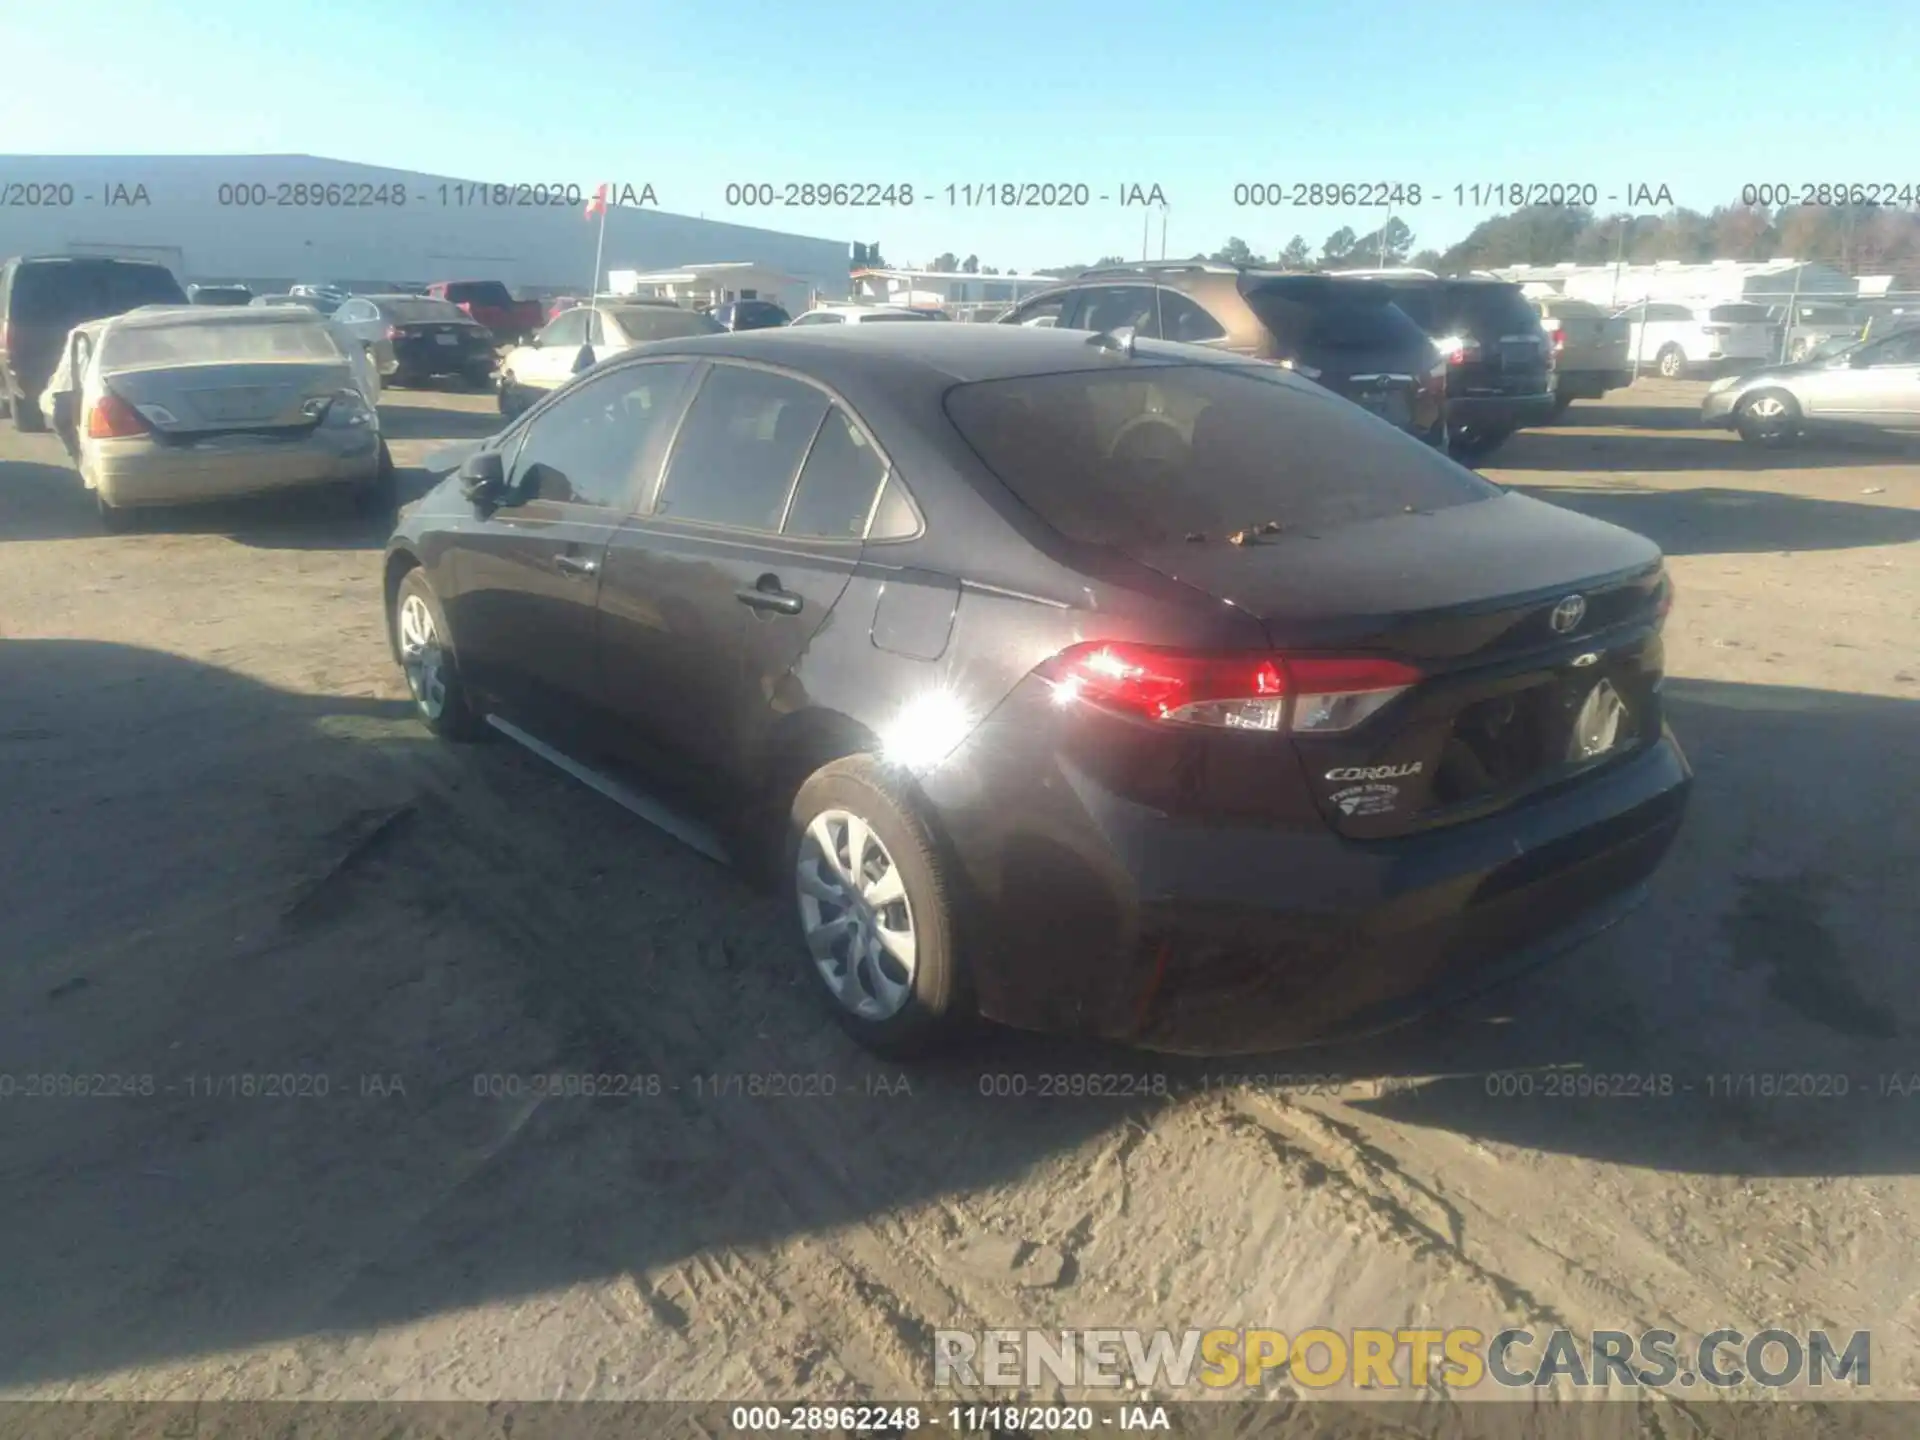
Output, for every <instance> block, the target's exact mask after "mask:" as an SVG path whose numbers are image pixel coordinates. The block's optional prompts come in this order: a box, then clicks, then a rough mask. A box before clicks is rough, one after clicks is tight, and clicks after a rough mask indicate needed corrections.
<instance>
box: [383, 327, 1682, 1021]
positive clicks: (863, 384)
mask: <svg viewBox="0 0 1920 1440" xmlns="http://www.w3.org/2000/svg"><path fill="white" fill-rule="evenodd" d="M1671 598H1672V589H1671V585H1670V582H1669V581H1668V579H1667V577H1666V574H1665V572H1664V568H1663V565H1662V560H1661V555H1660V552H1659V550H1658V549H1657V548H1656V547H1655V546H1654V545H1653V544H1652V543H1651V542H1650V541H1648V540H1645V539H1643V538H1641V537H1640V536H1638V535H1635V534H1632V533H1630V532H1628V531H1625V530H1620V529H1617V528H1615V527H1613V526H1610V525H1606V524H1602V523H1600V522H1599V521H1595V520H1590V519H1587V518H1584V517H1582V516H1580V515H1576V514H1573V513H1570V512H1568V511H1565V510H1562V509H1559V508H1557V507H1555V506H1552V505H1548V504H1545V503H1542V502H1540V501H1536V500H1532V499H1528V498H1526V497H1523V496H1520V495H1516V494H1512V493H1509V492H1507V491H1503V490H1501V489H1499V488H1498V487H1496V486H1494V485H1491V484H1489V483H1487V482H1485V481H1483V480H1481V479H1479V478H1478V477H1477V476H1475V475H1474V474H1472V473H1471V472H1470V471H1468V470H1466V469H1463V468H1462V467H1460V466H1459V465H1457V464H1455V463H1454V462H1453V461H1451V460H1448V459H1446V458H1445V457H1444V456H1442V455H1440V454H1438V453H1437V452H1435V451H1434V450H1433V449H1431V448H1430V447H1428V446H1425V445H1423V444H1421V443H1420V442H1419V441H1418V440H1416V439H1414V438H1412V437H1410V436H1407V435H1405V434H1402V433H1401V432H1400V431H1398V430H1396V429H1394V428H1393V427H1392V426H1391V425H1389V424H1387V423H1386V422H1384V421H1382V420H1379V419H1377V418H1376V417H1374V416H1372V415H1369V414H1367V413H1366V412H1365V411H1363V410H1361V409H1359V408H1358V407H1357V406H1354V405H1351V404H1349V403H1347V402H1346V401H1344V400H1341V399H1340V398H1339V397H1337V396H1335V395H1332V394H1330V393H1328V392H1327V391H1325V390H1323V389H1321V388H1320V387H1318V386H1316V385H1314V384H1312V383H1310V382H1308V381H1305V380H1302V379H1300V378H1298V377H1296V376H1294V375H1291V374H1289V373H1288V372H1287V371H1285V370H1283V369H1280V368H1277V367H1274V366H1269V365H1263V364H1260V363H1258V362H1254V361H1246V360H1239V359H1236V358H1234V357H1231V356H1222V355H1220V354H1218V353H1216V352H1211V351H1203V350H1198V349H1193V348H1189V347H1186V346H1180V345H1172V344H1163V343H1158V342H1146V341H1139V342H1136V341H1135V340H1134V338H1133V336H1132V335H1131V334H1130V333H1129V332H1125V331H1121V332H1114V333H1106V334H1095V335H1088V334H1084V333H1079V332H1063V331H1059V330H1036V329H1022V328H1018V327H1005V326H993V325H873V326H858V327H855V326H835V327H824V326H823V327H819V328H817V329H808V328H784V329H777V330H758V331H750V332H735V333H732V334H726V335H711V336H701V337H696V338H691V339H686V340H672V341H663V342H660V343H657V344H651V345H646V346H642V347H640V348H638V349H636V350H634V351H632V352H630V353H628V354H626V355H623V356H620V357H618V358H617V359H615V360H613V361H611V362H609V363H607V364H604V365H601V366H599V367H597V368H595V369H594V370H592V371H590V372H588V373H587V374H585V375H582V376H580V377H579V378H577V379H576V380H574V381H572V382H571V383H570V384H568V385H566V386H565V387H563V388H561V389H559V390H557V391H555V392H554V393H553V394H551V395H550V396H548V397H546V398H545V399H544V400H542V402H541V403H540V404H539V405H537V406H536V407H534V408H533V409H532V410H530V411H528V412H527V413H526V414H525V415H523V416H521V417H519V418H518V419H517V420H516V421H515V422H514V423H513V424H512V425H510V426H508V427H507V428H506V429H505V430H503V431H502V432H501V433H500V434H499V435H497V436H496V437H494V438H493V439H491V440H490V441H488V442H487V443H486V444H485V446H484V447H483V448H482V449H480V450H479V451H478V452H477V453H475V454H474V455H472V456H471V457H470V458H469V459H467V461H466V462H465V463H464V464H463V465H462V467H461V469H460V471H459V472H458V473H457V474H455V475H453V476H450V477H449V478H448V480H447V481H446V482H445V483H443V484H442V485H441V486H440V487H439V488H437V489H436V490H434V491H433V492H432V493H431V494H430V495H429V496H428V497H427V498H426V499H425V500H423V501H422V502H420V503H419V504H418V505H417V506H415V507H414V508H412V509H411V510H410V511H409V512H408V513H407V514H406V515H405V516H404V517H403V519H402V521H401V523H400V526H399V529H398V530H397V532H396V533H395V535H394V536H393V539H392V542H391V545H390V548H389V551H388V556H387V564H386V607H387V614H388V619H389V633H390V635H391V637H392V641H393V646H394V650H395V654H396V658H397V659H398V660H399V661H400V663H401V664H402V665H403V666H404V668H405V671H406V674H407V678H408V681H409V685H410V688H411V690H412V693H413V695H414V697H415V700H416V702H417V704H418V707H419V710H420V713H421V715H422V716H423V717H424V719H425V720H426V722H427V724H428V725H429V726H431V727H432V728H433V729H434V730H435V731H437V732H439V733H441V734H443V735H445V736H448V737H452V738H461V737H473V736H477V735H479V734H482V733H485V732H486V730H487V729H488V728H489V727H491V728H492V729H495V730H498V731H502V732H504V733H506V734H508V735H510V736H512V737H514V738H516V739H519V740H521V741H523V742H525V743H528V744H530V745H532V746H534V747H535V748H536V749H538V750H539V751H541V752H542V753H544V754H546V755H547V756H548V758H550V759H554V760H556V761H557V762H559V763H561V764H562V765H564V766H565V767H566V768H568V769H570V770H572V771H573V772H574V773H575V774H577V775H579V776H580V777H582V778H584V779H588V780H590V781H592V782H594V783H596V784H598V785H599V786H600V788H602V789H604V790H606V791H607V792H608V793H610V794H614V795H616V796H622V795H624V796H628V797H633V796H635V795H638V794H642V793H644V794H646V795H648V796H650V797H661V796H665V797H666V799H667V801H668V802H670V803H669V806H668V809H669V810H670V812H671V813H673V814H676V815H687V814H689V813H690V812H693V811H698V810H700V809H704V810H705V811H706V816H705V819H706V820H707V822H708V823H710V824H712V825H713V826H714V827H715V830H716V832H717V833H720V834H723V835H730V836H732V837H734V843H736V844H739V845H740V846H741V847H742V851H743V852H745V851H747V850H753V849H756V848H757V851H758V853H759V854H761V855H763V856H766V855H775V856H777V857H778V862H779V863H778V864H777V865H775V866H773V867H770V868H771V873H772V874H773V875H774V877H775V879H776V883H778V884H779V885H780V886H781V887H782V888H783V889H784V890H785V891H786V892H787V893H788V895H789V897H790V900H789V903H790V904H791V905H792V906H793V911H794V915H795V918H796V920H797V922H798V923H797V927H796V930H795V933H794V943H795V951H796V956H797V957H798V958H799V959H800V960H801V961H802V962H803V963H804V965H805V969H806V971H807V973H809V974H811V975H812V976H814V977H815V979H816V980H817V982H818V985H819V988H820V991H821V993H822V995H823V996H824V997H825V998H826V999H827V1001H828V1002H829V1003H830V1004H831V1005H832V1006H833V1008H834V1009H835V1011H836V1013H837V1014H838V1015H839V1017H840V1019H841V1020H842V1022H843V1023H844V1024H845V1025H846V1026H847V1027H848V1028H849V1029H850V1030H851V1031H852V1032H853V1033H854V1034H855V1035H856V1036H857V1037H858V1038H859V1039H861V1040H862V1041H863V1042H864V1043H866V1044H868V1045H870V1046H872V1047H873V1048H875V1049H877V1050H880V1051H881V1052H883V1053H888V1054H894V1055H904V1054H910V1053H913V1052H914V1051H916V1050H919V1049H921V1048H922V1047H924V1046H926V1045H928V1044H930V1043H932V1042H933V1041H934V1040H935V1039H936V1038H937V1037H938V1036H939V1035H940V1034H941V1033H942V1032H943V1031H945V1030H946V1029H948V1028H949V1027H950V1024H951V1022H955V1021H957V1020H960V1019H962V1018H964V1017H966V1016H969V1015H973V1014H981V1015H985V1016H987V1017H989V1018H991V1019H994V1020H998V1021H1002V1022H1005V1023H1008V1024H1011V1025H1017V1026H1023V1027H1030V1028H1040V1029H1059V1030H1069V1031H1077V1032H1081V1033H1090V1034H1095V1035H1100V1036H1105V1037H1110V1038H1116V1039H1121V1040H1126V1041H1130V1042H1133V1043H1136V1044H1140V1045H1144V1046H1148V1047H1154V1048H1160V1049H1167V1050H1175V1051H1190V1052H1212V1053H1226V1052H1236V1051H1239V1052H1245V1051H1252V1050H1259V1049H1266V1048H1272V1047H1277V1046H1282V1045H1286V1044H1292V1043H1298V1042H1302V1041H1306V1040H1313V1039H1322V1038H1329V1037H1333V1036H1339V1035H1345V1034H1352V1033H1359V1032H1364V1031H1368V1030H1372V1029H1376V1028H1380V1027H1383V1026H1385V1025H1388V1024H1391V1023H1393V1022H1394V1021H1397V1020H1399V1019H1402V1018H1404V1017H1406V1016H1407V1015H1409V1014H1411V1013H1414V1012H1416V1011H1418V1010H1420V1009H1422V1008H1425V1007H1427V1006H1428V1005H1431V1004H1432V1003H1434V1002H1436V1001H1437V1000H1442V999H1446V998H1450V997H1452V996H1455V995H1459V994H1464V993H1470V992H1471V991H1473V990H1475V989H1479V988H1483V987H1484V986H1486V985H1488V984H1490V983H1492V982H1493V981H1494V980H1496V979H1499V978H1502V977H1504V976H1506V975H1508V974H1511V973H1514V972H1515V971H1517V970H1519V969H1521V968H1524V967H1526V966H1528V965H1530V964H1532V963H1535V962H1538V961H1539V960H1542V959H1544V958H1546V957H1547V956H1549V955H1552V954H1556V953H1559V952H1560V951H1562V950H1564V949H1566V948H1568V947H1569V946H1571V945H1572V944H1574V943H1577V942H1578V941H1580V940H1583V939H1585V938H1587V937H1589V936H1591V935H1593V934H1595V933H1597V932H1598V931H1600V930H1602V929H1605V928H1606V927H1607V926H1608V925H1610V924H1611V923H1613V922H1614V921H1615V920H1616V919H1618V918H1619V917H1620V916H1621V915H1622V914H1623V913H1624V912H1625V911H1626V910H1627V909H1628V908H1630V907H1631V905H1632V904H1633V903H1634V902H1635V901H1636V900H1637V899H1638V898H1639V896H1640V893H1641V889H1642V882H1644V881H1645V880H1646V879H1647V877H1648V876H1649V874H1650V873H1651V872H1652V871H1653V870H1654V869H1655V867H1656V866H1657V865H1658V864H1659V862H1660V859H1661V857H1662V855H1663V854H1664V853H1665V851H1666V850H1667V848H1668V845H1669V844H1670V842H1671V841H1672V839H1673V837H1674V834H1675V832H1676V830H1677V828H1678V826H1679V823H1680V819H1681V815H1682V811H1683V809H1684V806H1685V801H1686V797H1687V793H1688V790H1689V788H1690V785H1691V778H1692V777H1691V771H1690V770H1689V768H1688V765H1687V762H1686V759H1685V758H1684V756H1683V755H1682V753H1681V750H1680V747H1679V746H1678V744H1676V743H1675V741H1674V739H1673V736H1672V735H1671V733H1670V732H1669V731H1668V729H1667V727H1666V725H1665V723H1664V721H1663V719H1662V715H1661V697H1660V690H1661V676H1662V654H1661V627H1662V624H1663V622H1664V620H1665V617H1666V615H1667V611H1668V606H1669V604H1670V602H1671ZM647 803H648V804H652V803H653V801H652V800H651V799H650V800H649V801H648V802H647ZM686 833H693V832H686Z"/></svg>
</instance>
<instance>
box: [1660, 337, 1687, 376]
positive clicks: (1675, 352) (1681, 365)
mask: <svg viewBox="0 0 1920 1440" xmlns="http://www.w3.org/2000/svg"><path fill="white" fill-rule="evenodd" d="M1653 368H1654V369H1655V370H1657V371H1659V372H1660V378H1661V379H1662V380H1684V379H1685V378H1686V375H1687V352H1686V351H1684V350H1682V349H1681V348H1680V347H1679V346H1678V345H1666V346H1663V347H1661V350H1660V353H1659V354H1658V355H1656V356H1654V357H1653Z"/></svg>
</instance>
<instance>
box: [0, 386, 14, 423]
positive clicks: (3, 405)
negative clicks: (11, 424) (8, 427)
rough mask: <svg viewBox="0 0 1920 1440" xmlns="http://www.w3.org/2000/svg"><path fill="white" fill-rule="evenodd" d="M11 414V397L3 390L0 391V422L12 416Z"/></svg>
mask: <svg viewBox="0 0 1920 1440" xmlns="http://www.w3.org/2000/svg"><path fill="white" fill-rule="evenodd" d="M12 414H13V396H11V395H9V394H8V393H7V392H6V391H4V390H0V420H5V419H8V418H9V417H11V416H12Z"/></svg>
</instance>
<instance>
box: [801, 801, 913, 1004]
mask: <svg viewBox="0 0 1920 1440" xmlns="http://www.w3.org/2000/svg"><path fill="white" fill-rule="evenodd" d="M795 870H796V873H795V877H794V879H795V884H796V887H797V890H798V895H799V900H800V926H801V929H802V930H803V931H804V932H805V934H806V940H807V950H808V952H809V953H810V954H811V955H812V957H813V963H814V965H815V967H816V968H817V969H818V970H819V971H820V978H821V979H823V980H824V981H826V984H827V989H828V990H830V991H831V992H832V993H833V997H834V999H835V1000H836V1001H837V1002H838V1003H839V1004H840V1005H841V1006H842V1007H843V1008H844V1009H846V1010H848V1011H849V1012H851V1013H852V1014H854V1015H857V1016H859V1017H861V1018H862V1019H865V1020H886V1019H889V1018H891V1017H892V1016H894V1015H897V1014H898V1013H899V1012H900V1010H901V1009H902V1008H903V1007H904V1006H905V1005H906V1003H907V1001H908V1000H909V999H910V998H912V995H913V980H914V963H915V959H916V955H917V946H916V944H915V936H914V928H913V905H912V902H911V901H910V900H908V898H907V889H906V882H905V879H904V877H902V875H901V873H900V867H899V866H898V865H896V864H895V863H894V859H893V856H892V855H891V854H890V853H889V852H888V850H887V847H886V845H885V843H884V842H883V841H882V840H881V839H880V837H879V836H878V835H877V834H875V833H874V830H873V827H872V826H870V825H869V824H868V823H867V822H866V821H865V820H863V819H861V818H860V817H859V816H858V815H855V814H853V813H852V812H851V811H847V810H823V811H821V812H820V813H819V814H818V815H816V816H815V817H814V818H813V821H812V823H811V824H809V825H808V826H807V829H806V833H805V834H804V835H803V836H802V837H801V841H800V855H799V860H798V862H797V865H796V867H795Z"/></svg>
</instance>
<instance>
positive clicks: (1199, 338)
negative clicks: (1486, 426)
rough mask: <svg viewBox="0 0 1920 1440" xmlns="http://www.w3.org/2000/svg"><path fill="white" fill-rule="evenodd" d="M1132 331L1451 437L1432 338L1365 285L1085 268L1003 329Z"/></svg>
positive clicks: (1269, 275) (1435, 439)
mask: <svg viewBox="0 0 1920 1440" xmlns="http://www.w3.org/2000/svg"><path fill="white" fill-rule="evenodd" d="M997 323H999V324H1001V325H1031V326H1036V327H1042V328H1054V329H1061V330H1088V331H1095V332H1098V331H1104V330H1118V329H1131V330H1132V331H1133V332H1134V334H1135V335H1137V336H1139V337H1141V338H1142V339H1156V340H1178V341H1183V342H1185V343H1187V344H1190V345H1206V346H1210V347H1212V348H1215V349H1219V350H1227V351H1231V352H1232V353H1234V354H1237V355H1247V356H1251V357H1252V358H1254V359H1256V360H1265V361H1267V362H1269V363H1271V364H1277V365H1283V366H1285V367H1286V368H1287V369H1289V370H1292V371H1294V372H1295V373H1296V374H1299V375H1303V376H1305V377H1306V378H1307V379H1309V380H1313V381H1315V382H1317V383H1318V384H1320V385H1323V386H1325V387H1326V388H1327V389H1329V390H1332V391H1334V392H1335V393H1336V394H1339V395H1342V396H1344V397H1346V398H1347V399H1349V400H1352V401H1354V402H1355V403H1356V404H1358V405H1360V406H1362V407H1364V408H1366V409H1368V410H1371V411H1373V412H1374V413H1375V414H1376V415H1379V416H1380V417H1381V418H1383V419H1385V420H1388V421H1390V422H1391V423H1393V424H1394V425H1397V426H1399V427H1400V428H1401V429H1402V430H1406V431H1409V432H1410V433H1412V434H1414V435H1417V436H1419V437H1420V438H1421V439H1423V440H1425V441H1427V442H1428V443H1429V444H1432V445H1436V446H1439V445H1444V444H1445V442H1446V437H1447V413H1446V403H1445V402H1446V371H1445V368H1444V367H1443V366H1442V365H1441V363H1440V358H1439V356H1438V354H1437V353H1436V352H1435V350H1434V347H1433V343H1432V342H1431V341H1430V340H1428V339H1427V337H1426V334H1425V333H1424V332H1423V331H1422V330H1421V329H1420V327H1419V326H1418V325H1416V324H1414V323H1413V321H1412V320H1410V319H1409V318H1408V317H1407V316H1406V315H1405V314H1403V313H1402V312H1401V310H1400V309H1399V308H1398V307H1397V306H1396V305H1395V303H1394V296H1393V294H1392V292H1390V291H1389V290H1387V289H1386V287H1384V286H1382V285H1377V284H1374V283H1373V282H1371V281H1366V280H1347V279H1340V278H1336V277H1333V276H1327V275H1309V274H1294V273H1289V272H1286V271H1280V270H1258V269H1250V268H1243V267H1239V266H1232V265H1218V264H1210V263H1205V262H1200V261H1182V262H1177V263H1162V264H1152V263H1147V264H1143V265H1129V266H1120V267H1116V268H1113V269H1103V270H1089V271H1087V272H1085V273H1084V274H1082V275H1081V276H1080V278H1079V279H1077V280H1073V281H1070V282H1068V283H1067V284H1065V285H1062V286H1061V287H1060V288H1059V289H1057V290H1047V291H1043V292H1042V293H1041V294H1039V295H1035V296H1033V297H1032V298H1031V299H1029V300H1026V301H1023V302H1022V303H1021V304H1019V305H1017V306H1015V307H1014V308H1013V309H1012V310H1010V311H1009V312H1008V313H1007V314H1005V315H1003V316H1001V317H1000V319H999V321H998V322H997Z"/></svg>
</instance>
